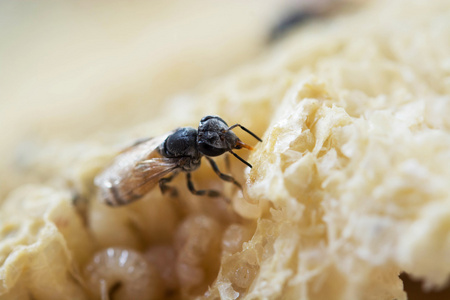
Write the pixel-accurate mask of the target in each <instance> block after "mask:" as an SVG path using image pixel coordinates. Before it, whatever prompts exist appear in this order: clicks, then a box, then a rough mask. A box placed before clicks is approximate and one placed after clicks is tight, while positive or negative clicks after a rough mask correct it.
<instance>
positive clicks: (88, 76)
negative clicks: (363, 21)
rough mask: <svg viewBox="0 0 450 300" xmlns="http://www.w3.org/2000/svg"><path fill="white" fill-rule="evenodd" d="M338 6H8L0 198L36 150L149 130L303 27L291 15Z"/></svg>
mask: <svg viewBox="0 0 450 300" xmlns="http://www.w3.org/2000/svg"><path fill="white" fill-rule="evenodd" d="M334 3H337V1H332V0H331V1H330V0H320V1H313V0H308V1H304V0H303V1H300V0H299V1H293V0H265V1H257V0H250V1H239V0H229V1H205V0H189V1H126V2H125V1H96V2H92V1H46V0H44V1H39V2H36V1H20V2H19V1H1V2H0V23H1V26H0V39H1V41H2V43H0V66H1V67H0V120H1V126H2V128H3V129H4V130H3V132H2V138H1V143H0V156H1V157H2V160H0V197H2V196H4V195H5V194H6V193H7V192H8V191H9V190H10V189H11V188H12V187H13V186H14V185H15V182H16V181H19V182H20V180H17V178H16V179H15V178H14V177H17V176H15V173H14V171H13V168H12V165H13V164H14V163H16V162H17V161H18V160H19V159H20V156H21V155H22V153H24V152H27V151H32V150H30V149H32V144H33V142H34V141H42V140H44V141H45V140H68V141H71V142H76V141H77V140H83V139H84V138H85V137H86V136H87V135H90V134H91V133H94V132H113V131H115V130H120V129H121V128H123V127H131V126H133V125H135V124H139V123H141V122H145V121H146V120H149V119H151V118H152V117H154V116H156V115H158V113H160V108H161V103H163V101H164V100H165V99H168V98H170V97H172V96H173V95H176V94H177V93H180V92H182V91H186V90H189V89H191V88H193V87H195V86H196V85H198V84H199V83H200V82H202V81H204V80H205V79H209V78H214V77H215V76H217V75H219V74H223V73H225V72H227V70H230V69H233V68H235V67H236V66H238V65H241V64H243V63H244V62H246V61H249V60H252V59H254V58H256V57H257V56H258V54H259V53H260V52H261V51H262V49H264V48H266V47H267V46H268V45H269V44H270V43H269V41H270V39H271V36H272V39H273V37H275V36H276V37H278V36H279V35H281V34H280V32H281V31H282V30H280V28H281V29H283V28H285V27H289V26H286V25H289V24H291V23H295V22H296V21H298V20H299V18H298V16H295V14H294V17H292V16H293V14H292V12H298V11H300V12H307V13H308V14H321V13H323V12H324V11H326V10H327V9H328V8H329V7H330V5H333V4H334ZM301 18H302V16H300V19H301ZM283 20H284V21H283ZM286 20H287V21H286ZM283 22H284V23H283ZM280 24H281V26H280ZM283 24H284V25H283ZM277 26H278V27H277ZM274 28H278V29H277V30H276V31H274Z"/></svg>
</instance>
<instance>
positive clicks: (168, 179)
mask: <svg viewBox="0 0 450 300" xmlns="http://www.w3.org/2000/svg"><path fill="white" fill-rule="evenodd" d="M177 175H178V173H173V174H172V175H170V176H169V177H164V178H161V179H160V180H159V189H160V190H161V193H163V194H165V193H166V192H167V191H170V194H169V195H170V197H176V196H178V191H177V189H176V188H174V187H173V186H169V185H167V183H169V182H171V181H172V179H174V178H175V176H177Z"/></svg>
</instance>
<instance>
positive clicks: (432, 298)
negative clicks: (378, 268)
mask: <svg viewBox="0 0 450 300" xmlns="http://www.w3.org/2000/svg"><path fill="white" fill-rule="evenodd" d="M400 278H401V279H402V280H403V284H404V289H405V291H406V294H407V295H408V300H425V299H426V300H449V299H450V286H447V287H446V288H444V289H442V290H439V291H436V290H432V291H424V290H423V289H422V285H423V283H422V281H421V280H416V279H413V278H411V277H410V276H409V275H408V274H406V273H402V274H401V275H400Z"/></svg>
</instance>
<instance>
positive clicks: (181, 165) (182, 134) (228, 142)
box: [95, 116, 262, 206]
mask: <svg viewBox="0 0 450 300" xmlns="http://www.w3.org/2000/svg"><path fill="white" fill-rule="evenodd" d="M236 127H240V128H241V129H242V130H244V131H246V132H247V133H249V134H250V135H252V136H253V137H254V138H255V139H257V140H258V141H260V142H261V141H262V140H261V139H260V138H259V137H258V136H256V135H255V134H254V133H253V132H251V131H250V130H248V129H247V128H245V127H244V126H242V125H240V124H235V125H232V126H228V124H227V123H226V122H225V121H224V120H223V119H222V118H220V117H218V116H206V117H204V118H202V119H201V120H200V124H199V127H198V129H195V128H192V127H182V128H178V129H175V130H173V131H171V132H169V133H167V134H164V135H162V136H159V137H154V138H148V139H144V140H140V141H138V142H136V143H135V144H134V145H133V146H131V147H129V148H127V149H125V150H124V151H122V153H121V154H119V155H118V156H117V157H116V159H115V161H114V162H113V163H112V165H111V166H109V167H108V168H106V169H105V170H104V171H103V172H102V173H101V174H99V175H98V176H97V177H96V178H95V185H96V186H98V188H99V191H100V199H101V200H102V201H103V202H104V203H106V204H108V205H111V206H119V205H125V204H129V203H131V202H133V201H136V200H138V199H139V198H141V197H143V196H144V195H145V194H147V193H148V192H149V191H150V190H152V189H153V188H154V187H155V186H156V185H157V184H159V188H160V190H161V192H162V193H163V194H164V193H166V192H170V195H172V196H176V194H177V190H176V189H175V188H174V187H171V186H169V185H168V183H169V182H170V181H171V180H172V179H173V178H174V177H175V176H177V175H178V174H179V173H180V172H183V173H185V174H186V180H187V187H188V189H189V191H190V192H191V193H192V194H194V195H199V196H209V197H220V196H222V194H221V193H220V192H219V191H216V190H197V189H195V187H194V184H193V183H192V178H191V172H193V171H195V170H196V169H198V168H199V167H200V162H201V159H202V157H203V156H204V157H205V158H206V159H207V160H208V161H209V163H210V164H211V167H212V169H213V170H214V172H215V173H216V174H217V175H218V176H219V177H220V178H221V179H222V180H225V181H228V182H232V183H233V184H234V185H236V186H237V187H238V188H240V189H242V186H241V185H240V184H239V182H237V181H236V180H235V179H234V178H233V177H232V176H230V175H227V174H224V173H222V172H221V171H220V170H219V168H218V166H217V164H216V163H215V162H214V160H213V159H212V158H211V157H214V156H219V155H222V154H224V153H225V152H230V153H231V154H232V155H234V156H235V157H236V158H238V159H239V160H240V161H241V162H243V163H244V164H246V165H247V166H249V167H250V168H251V167H252V165H251V164H249V163H248V162H246V161H245V160H244V159H243V158H241V157H239V156H238V155H237V154H236V153H234V152H233V150H234V149H242V148H246V149H249V150H252V149H253V148H252V147H251V146H249V145H247V144H245V143H244V142H242V141H241V140H240V139H239V138H238V137H237V136H236V134H234V133H233V132H232V131H231V130H232V129H234V128H236Z"/></svg>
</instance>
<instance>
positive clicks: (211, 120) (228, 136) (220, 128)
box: [197, 116, 252, 156]
mask: <svg viewBox="0 0 450 300" xmlns="http://www.w3.org/2000/svg"><path fill="white" fill-rule="evenodd" d="M197 146H198V150H199V151H200V152H201V153H202V154H204V155H206V156H218V155H221V154H223V153H225V152H227V151H230V150H232V149H241V148H247V149H252V148H251V147H250V146H248V145H246V144H244V143H243V142H242V141H241V140H240V139H239V138H238V137H237V135H236V134H234V133H233V132H232V131H231V130H230V127H229V126H228V124H227V123H226V122H225V121H224V120H223V119H222V118H220V117H217V116H206V117H204V118H203V119H201V120H200V125H199V127H198V135H197Z"/></svg>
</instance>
